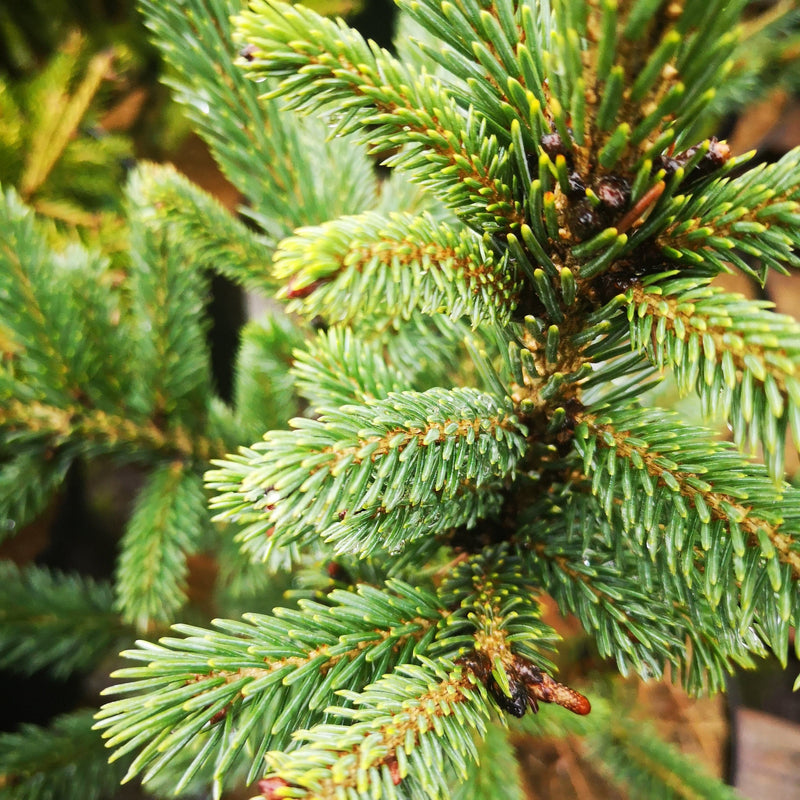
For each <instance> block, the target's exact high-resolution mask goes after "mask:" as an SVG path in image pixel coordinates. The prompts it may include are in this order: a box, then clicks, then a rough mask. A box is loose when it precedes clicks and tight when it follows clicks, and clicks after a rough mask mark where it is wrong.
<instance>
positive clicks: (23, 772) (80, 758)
mask: <svg viewBox="0 0 800 800" xmlns="http://www.w3.org/2000/svg"><path fill="white" fill-rule="evenodd" d="M124 774H125V770H124V768H123V767H122V766H121V765H120V764H116V765H113V766H111V767H109V764H108V754H107V753H106V752H104V748H103V747H102V743H101V742H100V741H98V738H97V734H96V733H95V732H94V731H93V730H92V711H91V709H90V710H84V711H76V712H73V713H72V714H65V715H63V716H61V717H57V718H56V720H55V721H54V722H53V723H52V724H51V726H50V727H49V728H42V727H39V726H37V725H24V726H23V727H22V728H21V729H20V730H19V731H18V732H17V733H0V776H2V778H3V780H2V783H1V784H0V798H2V800H105V798H112V797H113V796H114V794H115V792H116V791H117V790H118V784H119V781H120V780H121V778H122V776H123V775H124Z"/></svg>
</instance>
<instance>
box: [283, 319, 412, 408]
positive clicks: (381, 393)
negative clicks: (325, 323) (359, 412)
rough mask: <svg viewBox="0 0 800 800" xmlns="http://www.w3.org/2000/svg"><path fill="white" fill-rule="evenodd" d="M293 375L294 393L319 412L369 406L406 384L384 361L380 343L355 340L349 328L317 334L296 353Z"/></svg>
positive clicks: (405, 376) (397, 371)
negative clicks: (294, 382)
mask: <svg viewBox="0 0 800 800" xmlns="http://www.w3.org/2000/svg"><path fill="white" fill-rule="evenodd" d="M292 373H293V374H294V375H295V378H296V382H297V390H298V391H299V392H300V393H301V394H302V395H303V397H305V398H306V399H307V400H308V401H309V403H311V405H312V406H313V407H314V408H319V409H324V408H339V407H340V406H343V405H345V404H347V403H352V402H355V403H359V404H364V405H368V404H369V403H371V402H374V401H376V400H378V399H380V398H382V397H387V396H388V395H389V394H390V392H399V391H402V390H403V389H404V388H405V387H406V386H407V385H408V376H407V375H405V374H403V373H402V372H401V371H400V370H399V369H397V368H396V367H394V366H393V364H392V363H391V362H389V361H388V360H387V359H386V358H385V351H384V348H383V346H382V344H380V343H377V344H376V343H374V342H364V341H363V340H361V339H357V338H356V337H355V336H354V335H353V332H352V330H351V329H350V328H331V329H330V330H329V331H327V332H326V333H322V332H321V333H319V334H318V335H317V337H316V339H314V340H312V341H311V342H309V343H307V344H306V348H305V349H304V350H298V351H297V352H296V353H295V360H294V363H293V364H292Z"/></svg>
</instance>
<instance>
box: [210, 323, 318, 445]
mask: <svg viewBox="0 0 800 800" xmlns="http://www.w3.org/2000/svg"><path fill="white" fill-rule="evenodd" d="M303 344H304V338H303V335H302V333H301V331H300V329H299V328H298V327H297V326H295V325H294V324H293V322H292V321H291V320H290V319H289V318H288V317H286V316H284V315H283V314H281V313H274V314H269V315H265V316H264V317H263V318H262V319H259V320H252V321H250V322H248V323H247V324H246V325H245V326H244V328H243V329H242V332H241V345H240V348H239V357H238V359H237V364H236V374H235V380H234V387H233V405H234V409H235V414H236V421H237V423H238V428H239V430H238V431H237V437H238V441H239V442H241V441H246V442H247V441H250V442H252V441H255V440H256V439H258V438H260V437H261V436H263V435H264V431H265V430H270V429H272V428H280V427H283V426H284V425H285V424H286V420H287V419H291V418H292V417H294V416H297V415H298V414H299V413H300V410H301V409H300V401H299V398H298V396H297V392H296V391H295V389H296V387H295V382H296V381H295V377H294V375H293V374H291V373H290V372H289V371H288V369H289V367H290V366H293V365H294V363H295V351H296V350H297V349H298V348H300V347H301V346H302V345H303ZM298 352H299V351H298ZM221 455H222V454H219V455H215V456H214V457H215V458H219V457H220V456H221Z"/></svg>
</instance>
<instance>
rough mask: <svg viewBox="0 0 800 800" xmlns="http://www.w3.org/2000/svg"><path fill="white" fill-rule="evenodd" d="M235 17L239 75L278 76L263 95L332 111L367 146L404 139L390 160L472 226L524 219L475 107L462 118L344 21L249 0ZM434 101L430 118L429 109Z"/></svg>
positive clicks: (380, 148) (427, 79) (388, 145)
mask: <svg viewBox="0 0 800 800" xmlns="http://www.w3.org/2000/svg"><path fill="white" fill-rule="evenodd" d="M236 24H237V26H238V27H237V34H236V35H237V40H239V41H241V42H242V43H243V44H244V45H245V47H246V48H247V49H246V51H245V56H244V57H243V58H241V59H240V61H239V63H240V65H241V66H242V67H243V68H244V69H245V71H246V73H247V74H248V75H249V76H250V77H251V78H254V79H259V78H266V77H274V78H277V79H278V81H279V82H278V86H277V88H276V89H275V91H274V92H273V93H271V94H270V95H269V96H277V95H284V96H286V98H287V99H288V101H289V104H290V107H292V108H298V109H302V110H305V109H307V108H309V107H311V106H313V107H314V108H317V109H325V110H328V111H330V112H331V113H332V114H334V115H335V116H336V123H337V128H336V129H337V132H339V133H349V132H350V133H352V132H359V131H361V132H362V133H361V137H362V138H363V139H364V140H365V141H366V142H368V143H369V147H370V150H371V151H372V152H375V153H380V152H385V151H390V150H394V149H395V148H396V147H397V146H399V145H404V146H405V145H407V146H405V147H403V149H401V150H399V151H398V152H397V153H396V154H395V155H393V156H391V157H390V158H389V159H388V160H387V161H386V163H387V165H391V166H397V167H400V168H402V169H404V170H407V171H409V172H410V173H411V174H412V175H413V176H414V178H415V179H416V180H418V181H420V182H421V183H422V184H423V185H425V186H430V187H432V188H434V189H435V190H436V191H437V193H438V194H439V195H440V196H441V197H442V199H443V200H444V202H445V203H446V205H448V206H449V207H450V208H452V209H453V210H454V211H456V213H457V214H459V215H460V216H463V217H464V218H465V219H466V220H468V221H469V223H470V224H477V223H480V224H481V225H482V227H483V228H484V230H490V231H491V230H495V229H501V230H502V229H511V228H515V227H518V226H519V224H520V223H521V222H522V221H523V218H522V213H521V208H520V207H519V204H518V203H517V202H516V201H515V198H514V195H513V192H512V188H511V181H512V177H511V170H510V168H509V163H508V159H507V157H506V155H505V154H504V153H503V152H502V150H501V149H500V148H499V146H498V142H497V140H496V139H495V138H494V137H493V136H487V135H485V133H484V132H485V122H483V121H482V120H481V119H480V117H479V116H478V115H477V114H470V115H469V116H467V117H466V118H465V117H464V115H462V114H461V113H460V110H459V108H458V105H457V104H456V102H455V100H454V99H453V98H452V97H451V96H450V94H449V93H447V92H445V91H444V90H443V87H442V86H441V85H440V83H439V82H438V81H437V80H436V79H435V78H434V77H433V76H430V75H424V74H423V75H412V74H410V73H409V72H408V70H407V69H406V68H405V67H404V65H402V64H400V63H399V62H398V61H397V60H396V59H394V58H393V57H392V56H391V55H390V54H389V53H388V52H386V51H385V50H381V49H380V48H378V47H377V46H375V45H374V44H371V43H368V42H365V41H364V39H363V38H361V36H360V35H359V34H357V33H356V32H355V31H354V30H352V29H351V28H348V27H347V26H345V25H344V23H341V22H338V23H337V22H334V21H331V20H327V19H325V18H323V17H320V16H319V15H317V14H315V13H314V12H312V11H310V10H308V9H305V8H303V7H302V6H300V7H293V6H290V5H286V4H279V3H272V2H270V3H266V2H257V3H253V5H252V6H251V10H248V11H245V12H244V13H243V14H241V15H240V16H239V17H238V18H237V19H236ZM309 30H313V31H314V36H313V37H311V38H310V37H308V35H307V32H308V31H309ZM302 36H305V37H306V38H305V39H303V38H298V37H302ZM434 108H435V109H436V114H435V116H434V115H432V114H431V113H430V112H429V111H427V109H434Z"/></svg>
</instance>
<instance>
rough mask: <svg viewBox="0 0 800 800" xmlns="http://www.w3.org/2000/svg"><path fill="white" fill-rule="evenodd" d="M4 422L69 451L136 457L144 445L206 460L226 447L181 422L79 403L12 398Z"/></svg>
mask: <svg viewBox="0 0 800 800" xmlns="http://www.w3.org/2000/svg"><path fill="white" fill-rule="evenodd" d="M0 425H2V426H3V427H4V428H6V429H7V430H8V431H10V432H11V433H13V434H14V435H15V436H20V435H21V436H24V437H25V438H29V439H33V440H39V441H44V443H45V445H46V446H47V447H49V448H56V449H58V448H62V447H64V446H65V445H66V447H67V450H68V452H69V453H70V455H74V454H77V453H78V452H82V453H86V454H87V455H88V454H92V455H97V454H100V453H110V452H114V453H118V454H120V455H126V454H127V455H128V456H129V457H133V456H134V455H135V454H136V453H138V452H139V451H141V450H142V449H144V450H147V451H150V452H152V453H154V454H158V455H163V456H164V457H166V458H179V459H184V460H187V461H189V460H190V461H194V462H198V463H202V462H207V461H210V460H211V459H212V458H214V457H215V456H220V455H222V454H223V453H224V452H225V450H226V447H225V445H224V444H223V442H222V441H220V440H216V439H208V438H205V437H203V436H196V435H195V434H194V432H191V431H189V430H187V429H185V428H182V427H180V426H174V427H166V428H165V426H163V425H159V424H158V422H157V421H153V420H145V421H138V420H136V419H132V418H130V417H128V416H123V415H121V414H107V413H106V412H104V411H100V410H97V409H95V410H87V409H86V408H84V407H82V406H77V405H75V406H67V407H65V408H60V407H56V406H52V405H48V404H47V403H39V402H27V403H24V402H21V401H18V400H11V401H9V402H8V403H6V405H5V406H4V407H3V408H1V409H0Z"/></svg>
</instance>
